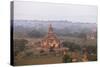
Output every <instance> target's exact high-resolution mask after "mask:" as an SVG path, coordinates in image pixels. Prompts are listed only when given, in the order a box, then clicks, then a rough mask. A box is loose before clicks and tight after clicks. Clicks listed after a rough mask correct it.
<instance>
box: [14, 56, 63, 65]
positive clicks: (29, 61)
mask: <svg viewBox="0 0 100 67" xmlns="http://www.w3.org/2000/svg"><path fill="white" fill-rule="evenodd" d="M54 63H62V57H61V56H58V57H56V56H50V57H48V56H45V57H37V58H23V59H22V58H21V59H19V60H18V59H17V60H16V63H15V64H16V65H34V64H54Z"/></svg>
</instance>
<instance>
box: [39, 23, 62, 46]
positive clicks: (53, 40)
mask: <svg viewBox="0 0 100 67" xmlns="http://www.w3.org/2000/svg"><path fill="white" fill-rule="evenodd" d="M41 47H43V48H60V40H59V39H58V37H57V36H56V34H55V33H54V32H53V28H52V25H51V24H50V25H49V27H48V34H47V35H46V36H45V37H44V38H43V39H42V41H41Z"/></svg>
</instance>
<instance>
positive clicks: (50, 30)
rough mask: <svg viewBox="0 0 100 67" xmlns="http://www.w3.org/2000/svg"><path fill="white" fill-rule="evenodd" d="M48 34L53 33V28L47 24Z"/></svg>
mask: <svg viewBox="0 0 100 67" xmlns="http://www.w3.org/2000/svg"><path fill="white" fill-rule="evenodd" d="M48 33H53V28H52V24H49V29H48Z"/></svg>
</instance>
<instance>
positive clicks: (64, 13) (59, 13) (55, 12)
mask: <svg viewBox="0 0 100 67" xmlns="http://www.w3.org/2000/svg"><path fill="white" fill-rule="evenodd" d="M14 19H15V20H16V19H23V20H69V21H74V22H93V23H94V22H97V7H96V6H86V5H85V6H84V5H72V4H54V3H41V2H31V1H16V2H15V3H14Z"/></svg>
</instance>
